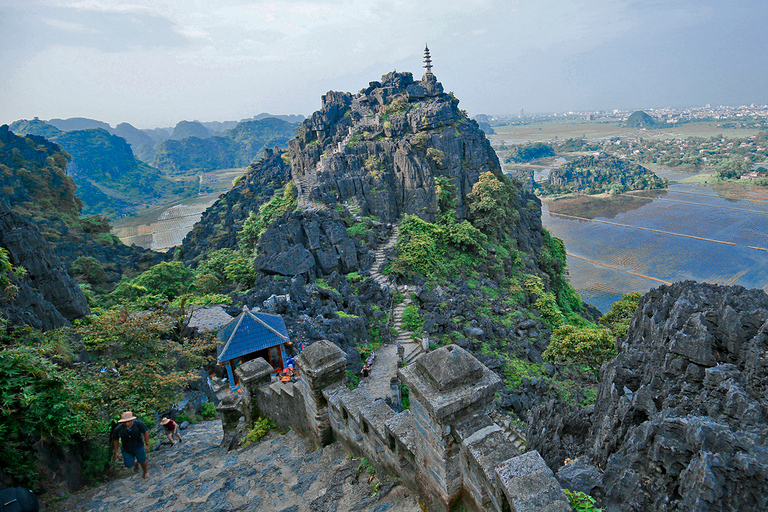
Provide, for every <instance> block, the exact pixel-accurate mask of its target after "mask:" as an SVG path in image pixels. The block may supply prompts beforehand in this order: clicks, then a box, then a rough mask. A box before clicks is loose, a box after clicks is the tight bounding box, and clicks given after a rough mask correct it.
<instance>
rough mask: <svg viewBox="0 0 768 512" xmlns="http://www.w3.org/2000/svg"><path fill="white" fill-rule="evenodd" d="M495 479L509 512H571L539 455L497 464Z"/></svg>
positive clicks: (549, 470)
mask: <svg viewBox="0 0 768 512" xmlns="http://www.w3.org/2000/svg"><path fill="white" fill-rule="evenodd" d="M496 476H497V477H498V479H499V483H500V484H501V487H502V490H503V492H504V495H505V496H506V498H507V500H508V502H509V505H510V508H511V510H512V511H513V512H534V511H535V512H571V506H570V504H569V503H568V498H566V496H565V493H564V492H563V490H562V488H561V487H560V484H559V483H558V482H557V480H556V479H555V475H554V474H553V473H552V470H551V469H549V468H548V467H547V465H546V464H545V463H544V459H543V458H542V457H541V455H539V452H536V451H532V452H528V453H525V454H523V455H519V456H517V457H513V458H511V459H509V460H507V461H506V462H503V463H501V464H499V465H498V466H496Z"/></svg>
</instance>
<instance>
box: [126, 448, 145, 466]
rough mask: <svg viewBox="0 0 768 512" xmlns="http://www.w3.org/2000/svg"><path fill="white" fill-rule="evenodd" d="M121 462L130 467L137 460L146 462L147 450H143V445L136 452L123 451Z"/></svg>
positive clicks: (141, 462) (140, 462)
mask: <svg viewBox="0 0 768 512" xmlns="http://www.w3.org/2000/svg"><path fill="white" fill-rule="evenodd" d="M123 462H124V463H125V467H127V468H132V467H133V465H134V464H135V463H137V462H138V463H139V464H144V463H145V462H147V452H145V451H144V447H143V446H142V447H141V448H139V450H138V451H137V452H136V453H128V452H123Z"/></svg>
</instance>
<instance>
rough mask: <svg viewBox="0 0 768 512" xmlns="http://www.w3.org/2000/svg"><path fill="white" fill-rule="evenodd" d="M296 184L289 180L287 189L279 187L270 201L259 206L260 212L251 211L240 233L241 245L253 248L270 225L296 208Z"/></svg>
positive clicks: (244, 247)
mask: <svg viewBox="0 0 768 512" xmlns="http://www.w3.org/2000/svg"><path fill="white" fill-rule="evenodd" d="M297 204H298V202H297V200H296V186H295V185H294V184H293V182H292V181H290V182H288V184H287V185H286V186H285V189H278V190H276V191H275V195H274V196H272V199H270V200H269V201H268V202H266V203H264V204H262V205H261V206H259V213H258V214H255V213H254V212H251V213H250V215H249V216H248V218H247V219H246V220H245V222H244V223H243V229H242V230H241V231H240V233H239V243H240V247H242V248H243V249H247V250H252V249H253V248H254V247H256V242H258V241H259V237H260V236H261V235H262V233H264V232H265V231H266V230H267V228H268V227H269V226H271V225H272V223H273V222H275V221H276V220H277V219H279V218H280V217H282V216H283V215H284V214H286V213H288V212H292V211H293V210H295V209H296V205H297Z"/></svg>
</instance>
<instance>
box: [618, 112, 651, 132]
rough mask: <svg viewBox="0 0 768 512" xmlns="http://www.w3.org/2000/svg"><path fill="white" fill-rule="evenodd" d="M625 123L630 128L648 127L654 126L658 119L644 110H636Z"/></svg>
mask: <svg viewBox="0 0 768 512" xmlns="http://www.w3.org/2000/svg"><path fill="white" fill-rule="evenodd" d="M625 124H626V125H627V126H628V127H630V128H648V127H651V126H654V125H655V124H656V121H654V120H653V118H652V117H651V116H649V115H648V114H646V113H645V112H643V111H642V110H636V111H634V112H632V114H631V115H630V116H629V117H628V118H627V122H626V123H625Z"/></svg>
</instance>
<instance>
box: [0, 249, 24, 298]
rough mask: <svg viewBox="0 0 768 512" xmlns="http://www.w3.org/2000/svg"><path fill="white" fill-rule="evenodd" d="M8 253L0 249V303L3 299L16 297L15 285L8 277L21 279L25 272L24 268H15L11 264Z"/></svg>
mask: <svg viewBox="0 0 768 512" xmlns="http://www.w3.org/2000/svg"><path fill="white" fill-rule="evenodd" d="M9 257H10V253H9V252H8V251H6V250H5V249H4V248H2V247H0V291H2V295H0V301H2V300H3V298H5V299H13V298H14V297H15V296H16V293H17V291H18V289H17V288H16V285H14V284H13V283H12V282H11V279H10V277H11V276H12V275H14V276H16V277H18V278H19V279H22V278H23V277H24V276H25V275H26V274H27V271H26V269H25V268H24V267H15V266H13V265H12V264H11V260H10V258H9Z"/></svg>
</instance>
